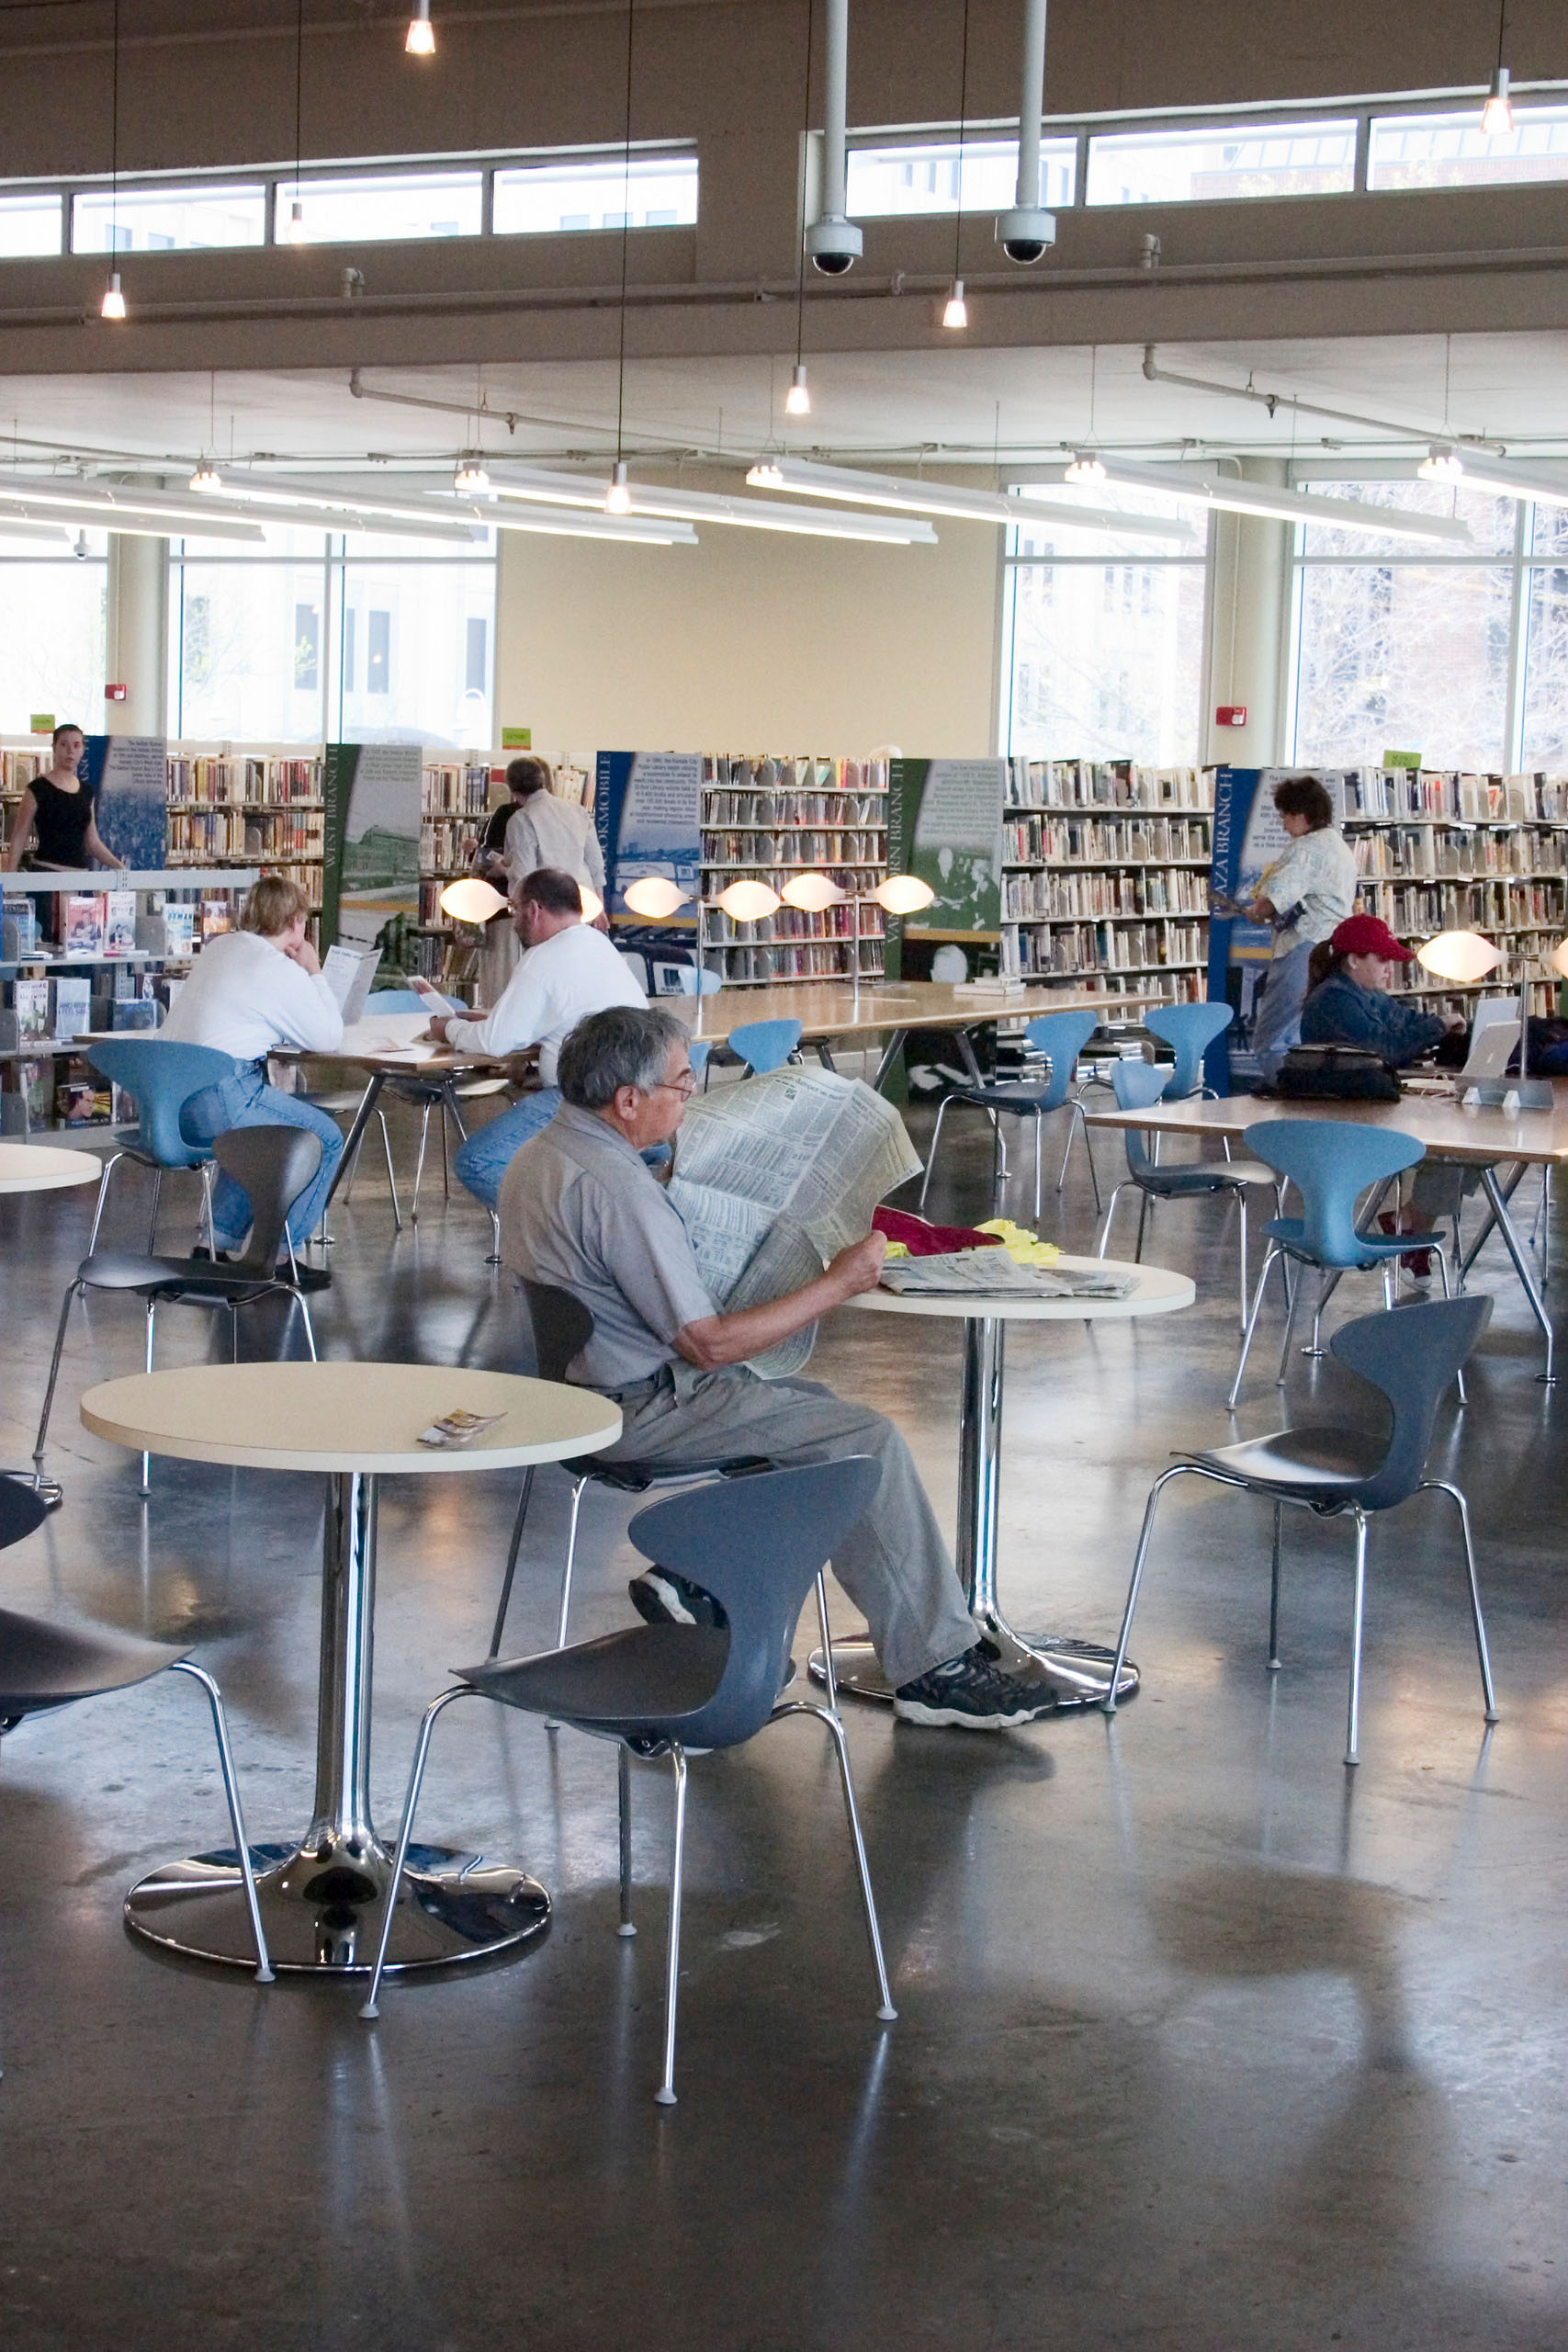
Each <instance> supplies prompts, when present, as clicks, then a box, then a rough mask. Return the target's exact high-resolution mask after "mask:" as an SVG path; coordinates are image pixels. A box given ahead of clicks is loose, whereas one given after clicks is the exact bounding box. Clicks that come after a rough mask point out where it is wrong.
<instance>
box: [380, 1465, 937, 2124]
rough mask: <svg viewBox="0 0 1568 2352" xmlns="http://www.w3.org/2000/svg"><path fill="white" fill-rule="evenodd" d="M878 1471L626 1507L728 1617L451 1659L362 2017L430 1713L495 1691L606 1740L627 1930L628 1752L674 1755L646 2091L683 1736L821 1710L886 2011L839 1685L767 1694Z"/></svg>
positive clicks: (676, 1865)
mask: <svg viewBox="0 0 1568 2352" xmlns="http://www.w3.org/2000/svg"><path fill="white" fill-rule="evenodd" d="M880 1483H881V1472H880V1470H879V1469H878V1467H877V1464H875V1463H874V1462H870V1461H868V1460H866V1458H865V1457H864V1456H863V1455H850V1456H849V1457H847V1458H846V1459H844V1460H842V1461H839V1462H821V1463H813V1464H810V1465H809V1466H807V1467H806V1468H802V1469H795V1470H772V1471H768V1472H766V1473H764V1474H763V1475H761V1476H758V1477H754V1478H745V1479H741V1480H739V1481H738V1482H737V1483H736V1484H734V1485H718V1486H712V1487H695V1488H694V1489H692V1490H689V1491H688V1492H687V1493H685V1494H683V1495H674V1496H671V1497H670V1498H667V1499H666V1500H665V1501H662V1502H658V1503H653V1504H651V1505H650V1506H649V1508H648V1509H647V1510H640V1511H638V1513H637V1517H636V1518H635V1519H634V1520H633V1521H632V1522H631V1525H630V1527H629V1528H628V1529H627V1531H626V1532H627V1533H628V1535H629V1536H630V1538H631V1541H632V1542H633V1544H636V1546H637V1550H638V1551H639V1552H640V1553H642V1555H643V1556H644V1557H645V1558H646V1559H649V1560H652V1561H657V1562H658V1563H659V1564H660V1566H663V1567H665V1568H669V1569H671V1570H673V1571H674V1573H675V1574H676V1575H678V1576H683V1577H690V1578H691V1579H692V1581H693V1582H694V1583H696V1584H700V1585H701V1587H702V1589H703V1590H704V1591H705V1592H707V1593H709V1594H711V1595H712V1597H713V1599H714V1600H716V1601H717V1602H718V1604H719V1607H720V1608H721V1609H722V1611H723V1612H724V1615H725V1618H726V1619H727V1621H728V1622H727V1623H726V1624H725V1625H723V1626H712V1625H635V1626H629V1627H626V1628H624V1629H623V1630H622V1631H620V1632H619V1633H614V1634H604V1635H602V1636H601V1638H600V1639H599V1640H598V1641H592V1642H579V1643H576V1644H574V1645H573V1646H572V1647H571V1648H570V1649H561V1650H548V1651H546V1652H544V1653H543V1654H542V1655H541V1656H539V1657H525V1658H514V1659H511V1660H505V1659H501V1660H496V1659H487V1660H486V1661H485V1663H484V1664H483V1665H482V1666H475V1667H466V1668H461V1669H459V1679H458V1682H457V1688H456V1689H455V1690H451V1691H443V1692H442V1694H441V1696H440V1697H439V1698H438V1699H436V1700H434V1701H433V1702H432V1703H431V1705H430V1706H429V1707H427V1708H426V1710H425V1713H424V1718H423V1722H422V1724H420V1731H419V1741H418V1745H417V1747H415V1749H414V1759H413V1770H412V1773H411V1775H410V1778H409V1792H408V1801H407V1803H406V1804H405V1805H404V1807H403V1818H402V1826H401V1828H400V1831H399V1833H398V1854H397V1862H396V1866H395V1868H394V1870H393V1872H392V1878H391V1885H390V1890H389V1900H388V1903H387V1906H386V1910H385V1913H384V1915H383V1917H382V1922H381V1940H380V1945H379V1948H378V1951H377V1954H376V1967H375V1973H374V1974H373V1975H372V1977H371V1979H370V1990H369V1993H368V1995H367V1997H366V2001H365V2005H364V2007H363V2008H362V2009H361V2010H360V2012H359V2014H360V2016H361V2017H364V2018H374V2017H375V2016H376V2014H377V1995H378V1991H379V1989H380V1984H381V1972H382V1968H383V1965H384V1963H385V1961H386V1955H387V1944H388V1940H389V1936H390V1933H391V1924H392V1903H393V1900H395V1897H396V1890H397V1888H398V1887H399V1886H400V1884H401V1883H402V1876H403V1865H404V1861H405V1860H406V1857H407V1854H408V1849H409V1840H410V1838H411V1837H412V1831H413V1819H414V1808H415V1806H416V1805H417V1804H418V1802H419V1792H420V1784H421V1782H422V1781H423V1777H424V1765H425V1757H426V1754H427V1752H428V1749H429V1746H430V1734H431V1728H432V1726H433V1724H434V1721H435V1718H436V1716H437V1715H438V1714H439V1713H441V1711H442V1709H443V1708H445V1707H448V1706H450V1705H451V1703H452V1702H453V1701H454V1700H455V1699H464V1698H481V1699H495V1700H499V1701H500V1702H501V1703H502V1705H503V1706H508V1707H518V1708H520V1709H522V1711H523V1712H524V1713H525V1714H531V1715H543V1716H546V1717H547V1718H557V1719H558V1720H560V1721H562V1722H564V1723H567V1724H571V1725H572V1726H573V1728H574V1729H576V1730H578V1731H584V1732H588V1733H591V1734H592V1736H594V1737H595V1738H599V1739H611V1740H615V1742H617V1744H618V1746H619V1749H620V1754H619V1758H618V1763H619V1794H620V1863H621V1872H620V1875H621V1926H620V1932H621V1934H622V1935H634V1934H635V1933H636V1932H637V1931H636V1928H634V1927H633V1925H632V1920H631V1916H630V1915H631V1815H630V1784H631V1775H630V1770H629V1765H628V1758H629V1757H630V1756H631V1755H637V1756H640V1757H656V1756H668V1757H669V1758H670V1759H671V1765H672V1767H673V1770H674V1774H675V1838H674V1852H673V1858H672V1861H671V1885H670V1942H669V1962H668V1969H667V1973H666V1976H665V1985H664V2072H663V2079H662V2080H661V2082H660V2086H659V2089H658V2090H657V2091H656V2092H655V2094H654V2096H655V2098H657V2099H658V2101H659V2103H660V2106H661V2107H672V2106H673V2105H674V2104H675V2082H674V2075H675V2013H676V1996H677V1992H678V1989H679V1980H680V1966H681V1883H682V1855H683V1850H684V1840H685V1825H686V1757H687V1754H688V1752H689V1751H694V1750H697V1749H703V1750H706V1749H709V1748H717V1747H739V1745H740V1744H741V1743H742V1742H743V1741H745V1740H749V1739H750V1738H752V1737H754V1736H755V1735H756V1734H757V1733H758V1732H760V1731H761V1729H762V1728H763V1726H764V1725H765V1724H770V1723H776V1722H778V1721H779V1719H780V1718H781V1717H782V1716H784V1715H815V1716H816V1717H817V1718H818V1721H819V1722H821V1723H823V1724H826V1725H827V1727H828V1730H829V1733H830V1734H831V1736H832V1740H833V1746H834V1748H835V1750H836V1751H837V1755H838V1760H839V1770H840V1773H841V1775H842V1779H843V1790H844V1808H845V1811H846V1812H847V1814H848V1815H849V1823H850V1837H851V1840H852V1844H853V1847H854V1855H855V1866H856V1869H857V1871H858V1872H859V1876H860V1890H861V1899H862V1901H863V1905H864V1906H865V1923H866V1931H867V1934H868V1936H869V1938H870V1941H871V1951H872V1959H873V1961H874V1963H875V1968H876V1982H877V1988H878V1991H879V1992H880V1994H881V2005H880V2007H879V2008H878V2010H877V2015H878V2017H880V2018H888V2019H891V2018H894V2017H896V2016H897V2011H896V2010H895V2008H894V2007H893V1996H892V1994H891V1992H890V1990H889V1988H888V1984H887V1971H886V1966H885V1965H884V1962H883V1957H882V1937H881V1933H880V1931H879V1929H878V1927H877V1921H876V1904H875V1899H874V1895H873V1893H872V1885H871V1871H870V1870H869V1868H868V1866H867V1863H866V1859H865V1846H864V1843H863V1839H862V1838H861V1829H860V1817H859V1815H858V1813H857V1811H856V1808H855V1796H854V1783H853V1781H852V1778H851V1774H850V1758H849V1750H848V1747H847V1746H846V1744H845V1740H844V1727H843V1724H842V1722H841V1721H840V1716H839V1709H838V1699H837V1693H836V1691H834V1689H833V1686H832V1684H831V1682H830V1681H829V1688H828V1704H827V1705H826V1706H820V1707H819V1706H814V1705H811V1704H809V1703H807V1702H806V1701H805V1700H801V1699H787V1700H780V1699H779V1697H778V1695H777V1694H778V1692H779V1691H780V1689H781V1687H782V1686H783V1685H784V1683H785V1682H786V1681H787V1680H788V1679H789V1675H790V1672H791V1666H790V1657H789V1645H790V1642H791V1640H792V1638H793V1636H794V1634H795V1623H796V1621H797V1619H798V1618H799V1615H800V1612H801V1609H802V1607H803V1606H804V1604H805V1600H806V1596H807V1593H808V1592H809V1591H810V1590H811V1589H812V1587H813V1586H814V1585H815V1587H816V1590H817V1608H818V1618H819V1620H820V1623H821V1633H822V1655H823V1657H825V1658H827V1659H829V1661H830V1660H831V1657H832V1645H831V1643H830V1641H829V1628H828V1603H827V1595H826V1592H825V1590H824V1588H823V1583H822V1568H823V1564H824V1563H825V1561H826V1560H827V1559H828V1558H829V1556H830V1555H831V1554H832V1552H833V1550H834V1548H835V1546H836V1545H837V1544H839V1543H840V1541H841V1539H842V1538H843V1537H844V1536H845V1535H847V1534H848V1532H849V1531H850V1530H851V1528H852V1527H854V1526H855V1525H856V1524H857V1523H858V1522H859V1521H861V1520H862V1519H863V1518H864V1516H865V1514H866V1512H867V1510H869V1509H871V1507H872V1505H873V1503H874V1498H875V1495H876V1490H877V1487H878V1486H879V1484H880ZM830 1671H831V1668H830V1666H829V1672H830Z"/></svg>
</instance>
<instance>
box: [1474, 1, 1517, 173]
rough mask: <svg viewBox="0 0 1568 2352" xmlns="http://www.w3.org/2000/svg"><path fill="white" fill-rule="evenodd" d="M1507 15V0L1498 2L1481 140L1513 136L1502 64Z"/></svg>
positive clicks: (1511, 113) (1505, 73) (1511, 102)
mask: <svg viewBox="0 0 1568 2352" xmlns="http://www.w3.org/2000/svg"><path fill="white" fill-rule="evenodd" d="M1507 14H1508V0H1499V6H1498V9H1497V63H1496V66H1495V69H1494V72H1493V75H1492V86H1491V88H1490V89H1489V90H1488V91H1487V93H1486V104H1485V105H1484V106H1483V107H1482V109H1481V135H1482V137H1483V139H1507V138H1510V137H1511V136H1512V134H1513V129H1514V106H1513V100H1512V99H1511V98H1510V96H1509V95H1508V69H1507V67H1506V65H1505V64H1504V62H1503V29H1504V26H1505V24H1506V20H1507Z"/></svg>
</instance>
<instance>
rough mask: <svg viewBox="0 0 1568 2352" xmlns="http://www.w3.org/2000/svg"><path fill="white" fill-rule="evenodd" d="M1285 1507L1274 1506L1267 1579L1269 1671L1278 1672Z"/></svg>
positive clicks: (1282, 1505) (1281, 1504)
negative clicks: (1281, 1554) (1271, 1544)
mask: <svg viewBox="0 0 1568 2352" xmlns="http://www.w3.org/2000/svg"><path fill="white" fill-rule="evenodd" d="M1284 1521H1285V1506H1284V1504H1283V1503H1276V1504H1275V1506H1274V1561H1273V1567H1272V1570H1271V1573H1270V1575H1269V1673H1270V1674H1278V1673H1279V1671H1280V1543H1281V1540H1282V1538H1283V1535H1284Z"/></svg>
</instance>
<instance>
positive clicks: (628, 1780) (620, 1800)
mask: <svg viewBox="0 0 1568 2352" xmlns="http://www.w3.org/2000/svg"><path fill="white" fill-rule="evenodd" d="M615 1814H616V1826H617V1828H618V1831H619V1836H620V1852H621V1924H620V1926H619V1927H618V1928H616V1929H615V1933H616V1935H618V1936H635V1935H636V1933H637V1923H636V1921H635V1920H634V1919H633V1917H632V1756H631V1750H630V1748H629V1747H627V1746H626V1742H625V1741H624V1740H623V1741H622V1742H621V1745H620V1747H618V1748H617V1749H616V1751H615Z"/></svg>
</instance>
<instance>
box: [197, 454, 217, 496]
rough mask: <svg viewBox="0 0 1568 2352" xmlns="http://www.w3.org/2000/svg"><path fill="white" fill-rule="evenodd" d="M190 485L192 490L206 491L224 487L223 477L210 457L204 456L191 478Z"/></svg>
mask: <svg viewBox="0 0 1568 2352" xmlns="http://www.w3.org/2000/svg"><path fill="white" fill-rule="evenodd" d="M190 486H191V488H192V490H199V491H201V492H206V493H210V492H213V491H215V490H221V489H222V487H223V477H222V475H221V474H220V472H219V470H218V469H217V467H216V466H215V465H214V464H213V462H212V460H211V458H203V459H202V460H201V463H200V464H199V465H198V466H197V469H196V471H195V473H193V474H192V476H191V478H190Z"/></svg>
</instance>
